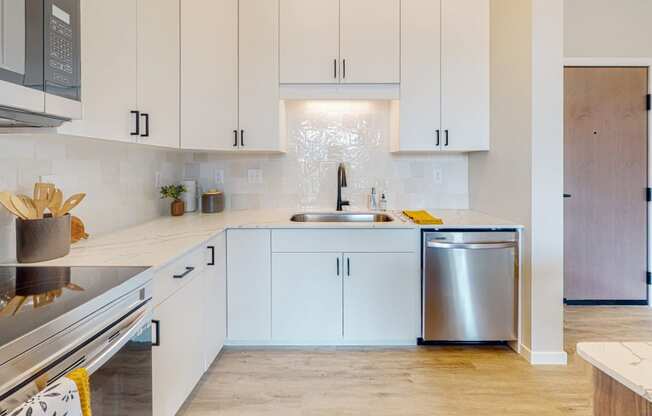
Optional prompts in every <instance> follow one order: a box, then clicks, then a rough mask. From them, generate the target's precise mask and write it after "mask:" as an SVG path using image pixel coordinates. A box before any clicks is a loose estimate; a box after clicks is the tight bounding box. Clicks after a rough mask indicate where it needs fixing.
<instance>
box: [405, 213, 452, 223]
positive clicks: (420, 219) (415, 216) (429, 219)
mask: <svg viewBox="0 0 652 416" xmlns="http://www.w3.org/2000/svg"><path fill="white" fill-rule="evenodd" d="M403 214H405V215H406V216H407V217H408V218H410V219H411V220H412V221H413V222H414V223H415V224H418V225H441V224H443V223H444V221H443V220H442V219H441V218H437V217H433V216H432V215H430V213H429V212H428V211H403Z"/></svg>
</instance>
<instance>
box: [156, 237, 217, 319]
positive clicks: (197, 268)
mask: <svg viewBox="0 0 652 416" xmlns="http://www.w3.org/2000/svg"><path fill="white" fill-rule="evenodd" d="M209 257H210V253H209V250H208V248H207V247H206V246H202V247H200V248H198V249H195V250H193V251H191V252H190V253H188V254H186V255H184V256H183V257H181V258H180V259H178V260H175V261H174V262H173V263H171V264H168V265H167V266H164V267H163V268H161V269H159V270H157V271H156V272H155V275H154V305H155V306H156V305H159V304H161V303H162V302H163V301H165V299H167V298H169V297H170V296H171V295H172V294H174V293H175V292H176V291H177V290H179V289H181V288H182V287H183V286H185V285H186V284H187V283H189V282H190V281H191V280H192V279H193V278H194V277H195V276H197V275H199V274H200V273H201V272H202V271H203V270H204V268H206V265H207V264H208V262H209V261H210V259H209ZM175 276H176V277H175Z"/></svg>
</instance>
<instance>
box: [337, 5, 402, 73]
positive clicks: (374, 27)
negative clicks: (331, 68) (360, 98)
mask: <svg viewBox="0 0 652 416" xmlns="http://www.w3.org/2000/svg"><path fill="white" fill-rule="evenodd" d="M340 15H341V23H340V24H341V29H340V56H341V59H342V75H341V79H342V82H344V83H347V84H384V83H389V84H392V83H399V82H400V60H401V53H400V37H401V29H400V26H401V23H400V21H401V19H400V15H401V2H400V0H342V2H341V11H340Z"/></svg>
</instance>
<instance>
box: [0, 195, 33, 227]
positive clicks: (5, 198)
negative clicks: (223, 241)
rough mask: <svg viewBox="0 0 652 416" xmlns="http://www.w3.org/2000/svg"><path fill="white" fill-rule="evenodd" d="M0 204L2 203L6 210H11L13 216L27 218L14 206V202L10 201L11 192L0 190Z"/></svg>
mask: <svg viewBox="0 0 652 416" xmlns="http://www.w3.org/2000/svg"><path fill="white" fill-rule="evenodd" d="M0 204H2V206H3V207H5V208H6V209H7V211H9V212H11V213H12V214H14V215H15V216H17V217H18V218H20V219H23V220H26V219H27V218H26V217H25V216H23V214H21V213H20V212H18V210H17V209H16V207H14V204H13V203H12V202H11V194H10V193H9V192H0Z"/></svg>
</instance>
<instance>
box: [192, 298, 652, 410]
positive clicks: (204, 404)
mask: <svg viewBox="0 0 652 416" xmlns="http://www.w3.org/2000/svg"><path fill="white" fill-rule="evenodd" d="M565 327H566V331H565V335H566V350H567V351H568V353H569V365H568V366H567V367H532V366H530V365H529V364H528V363H527V362H525V361H524V360H523V359H521V358H520V357H519V356H518V355H516V354H515V353H513V352H511V351H510V350H508V349H506V348H501V347H464V348H461V347H434V348H403V349H400V348H399V349H347V348H320V349H227V350H226V351H225V352H224V353H223V355H222V357H221V359H219V360H218V361H217V362H216V363H214V364H213V366H212V367H211V369H210V370H209V371H208V372H207V373H206V375H205V376H204V378H203V379H202V381H201V383H200V384H199V386H198V387H197V389H195V392H194V393H193V395H192V396H191V398H190V399H189V400H188V403H186V405H185V406H184V408H183V409H182V411H181V412H180V415H183V416H205V415H311V416H312V415H374V416H384V415H429V416H430V415H499V416H511V415H537V416H544V415H572V416H590V415H591V414H592V408H591V391H592V386H591V368H590V366H589V365H588V364H586V363H585V362H583V361H582V360H581V359H580V358H579V357H577V356H576V355H575V345H576V344H577V342H580V341H608V340H618V341H622V340H645V341H650V340H652V309H649V308H593V307H591V308H580V307H569V308H567V309H566V322H565Z"/></svg>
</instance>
